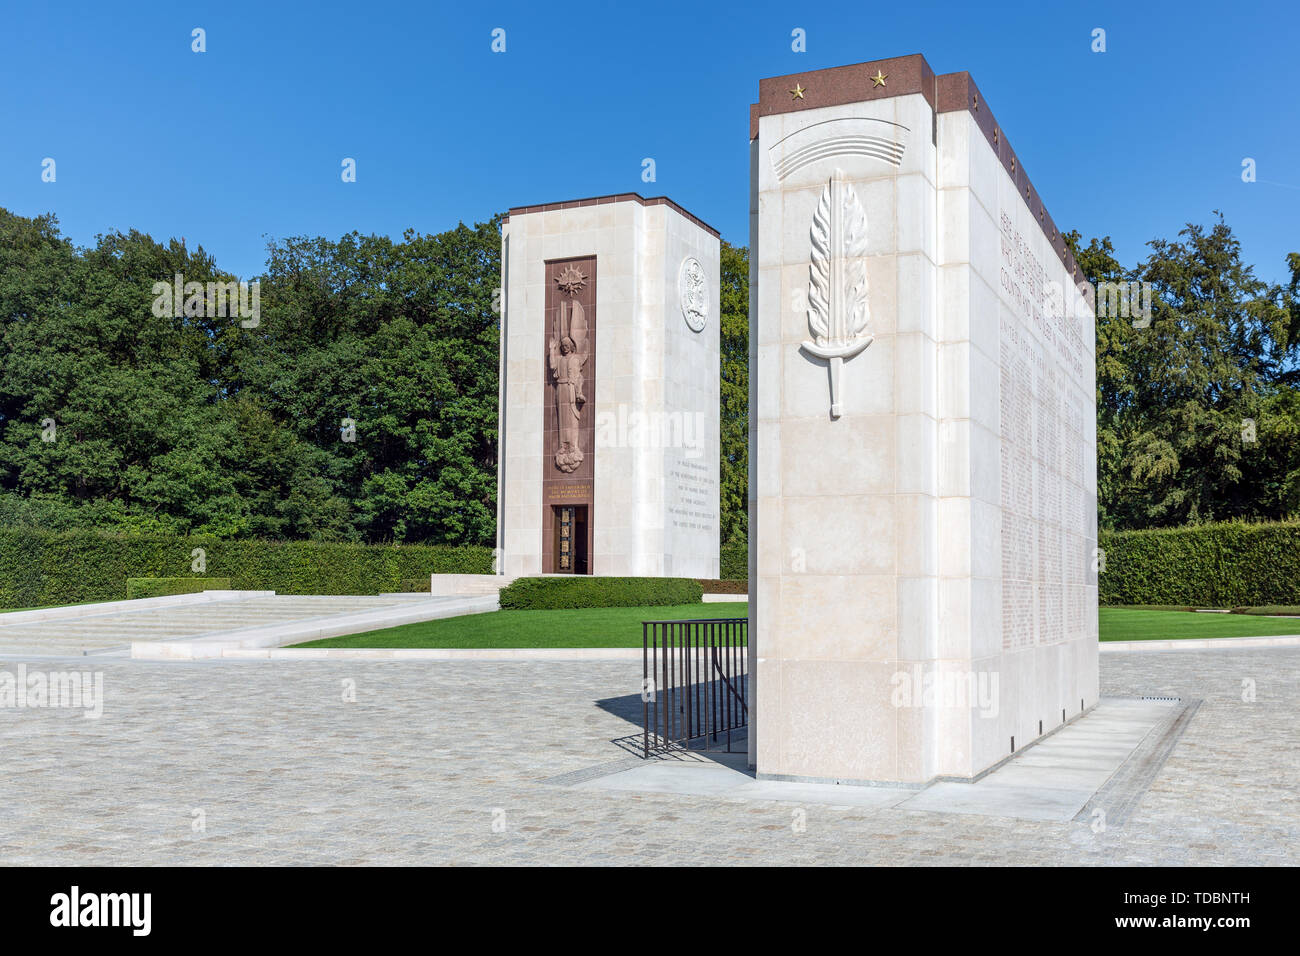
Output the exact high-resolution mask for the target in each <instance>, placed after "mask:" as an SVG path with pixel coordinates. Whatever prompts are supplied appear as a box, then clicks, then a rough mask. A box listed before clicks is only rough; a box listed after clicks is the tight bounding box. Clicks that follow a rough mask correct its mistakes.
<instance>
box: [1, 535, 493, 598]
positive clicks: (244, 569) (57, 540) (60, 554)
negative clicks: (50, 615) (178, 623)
mask: <svg viewBox="0 0 1300 956" xmlns="http://www.w3.org/2000/svg"><path fill="white" fill-rule="evenodd" d="M195 548H202V549H203V550H204V552H205V556H204V557H205V561H206V565H207V567H206V568H205V572H206V573H208V574H213V575H220V576H221V577H223V578H228V579H229V581H230V587H232V588H234V589H236V590H240V591H246V590H254V591H275V592H276V593H278V594H384V593H391V592H393V591H395V590H397V589H398V588H399V587H400V586H401V584H402V582H403V581H404V580H407V579H411V578H415V577H423V578H424V584H425V586H426V587H427V586H428V581H429V577H428V576H429V575H430V574H490V573H492V549H491V548H482V547H445V546H437V545H418V544H407V545H378V544H376V545H366V544H344V543H329V542H318V541H263V540H258V539H252V540H242V541H229V540H222V539H219V538H207V537H176V536H142V537H134V536H126V535H114V534H106V533H98V532H88V531H76V532H46V531H39V530H32V529H26V528H0V607H7V608H12V607H50V606H53V605H57V604H80V603H84V602H89V601H119V600H121V599H122V598H123V597H125V595H126V580H127V578H166V577H177V576H181V575H185V574H188V573H191V571H190V569H191V562H192V561H193V557H192V552H193V551H194V549H195Z"/></svg>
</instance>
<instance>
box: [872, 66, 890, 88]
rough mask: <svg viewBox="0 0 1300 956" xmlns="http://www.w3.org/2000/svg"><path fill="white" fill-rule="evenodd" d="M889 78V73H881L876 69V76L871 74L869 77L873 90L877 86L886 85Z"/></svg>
mask: <svg viewBox="0 0 1300 956" xmlns="http://www.w3.org/2000/svg"><path fill="white" fill-rule="evenodd" d="M888 78H889V74H888V73H881V72H880V70H876V75H875V76H869V77H867V79H869V80H870V81H871V88H872V89H873V90H874V89H875V88H876V87H877V86H884V85H885V80H886V79H888Z"/></svg>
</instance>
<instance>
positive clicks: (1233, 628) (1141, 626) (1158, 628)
mask: <svg viewBox="0 0 1300 956" xmlns="http://www.w3.org/2000/svg"><path fill="white" fill-rule="evenodd" d="M1098 614H1099V617H1100V621H1099V625H1100V626H1099V631H1100V636H1101V639H1102V640H1103V641H1168V640H1175V639H1178V638H1185V637H1257V636H1260V635H1268V634H1300V620H1297V619H1295V618H1275V617H1258V616H1256V615H1253V614H1198V613H1195V612H1188V611H1131V610H1129V609H1128V608H1113V607H1103V608H1101V609H1100V610H1099V612H1098Z"/></svg>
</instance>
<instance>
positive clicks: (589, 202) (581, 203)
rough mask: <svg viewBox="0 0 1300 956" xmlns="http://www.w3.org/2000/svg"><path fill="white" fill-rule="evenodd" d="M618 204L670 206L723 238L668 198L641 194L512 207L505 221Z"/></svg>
mask: <svg viewBox="0 0 1300 956" xmlns="http://www.w3.org/2000/svg"><path fill="white" fill-rule="evenodd" d="M616 202H637V203H640V204H641V205H642V206H669V207H671V208H672V209H674V210H676V211H677V212H678V213H680V214H681V215H682V216H684V217H686V218H687V219H689V220H690V221H691V222H693V223H695V225H697V226H699V227H700V228H701V229H703V230H704V231H705V232H708V233H710V234H711V235H712V236H713V237H714V238H715V239H718V238H721V233H719V232H718V230H716V229H714V228H713V227H712V226H710V225H709V224H708V223H707V222H705V221H704V220H703V219H700V218H699V217H698V216H695V215H692V214H691V213H689V212H687V211H686V210H685V209H683V208H682V207H681V206H679V205H677V203H675V202H673V201H672V200H671V199H669V198H668V197H667V196H652V197H650V198H649V199H646V198H645V197H644V196H642V195H640V194H639V193H615V194H614V195H612V196H592V197H591V198H589V199H570V200H567V201H565V202H550V203H544V204H542V205H539V206H512V207H510V211H509V212H507V213H506V218H505V221H506V222H509V221H510V217H511V216H522V215H524V214H525V213H532V212H550V211H552V210H555V209H582V208H583V207H585V206H606V205H610V204H612V203H616Z"/></svg>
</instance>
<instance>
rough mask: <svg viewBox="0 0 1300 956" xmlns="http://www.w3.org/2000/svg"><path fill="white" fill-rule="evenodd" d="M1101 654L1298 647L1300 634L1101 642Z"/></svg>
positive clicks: (1299, 645)
mask: <svg viewBox="0 0 1300 956" xmlns="http://www.w3.org/2000/svg"><path fill="white" fill-rule="evenodd" d="M1100 646H1101V651H1102V653H1109V654H1124V653H1132V652H1134V651H1213V650H1229V649H1231V648H1234V647H1236V648H1241V647H1300V634H1284V635H1279V636H1275V637H1274V636H1267V637H1205V638H1189V639H1187V640H1182V641H1101V642H1100Z"/></svg>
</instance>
